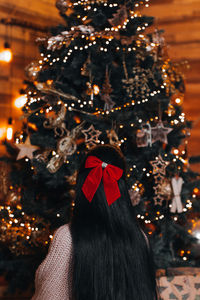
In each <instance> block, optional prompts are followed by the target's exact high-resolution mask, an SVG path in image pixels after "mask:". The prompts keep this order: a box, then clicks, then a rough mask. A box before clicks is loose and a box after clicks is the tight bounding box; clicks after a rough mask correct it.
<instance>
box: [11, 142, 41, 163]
mask: <svg viewBox="0 0 200 300" xmlns="http://www.w3.org/2000/svg"><path fill="white" fill-rule="evenodd" d="M15 146H16V147H17V148H18V149H19V150H20V151H19V153H18V155H17V160H19V159H22V158H24V157H28V158H29V159H33V152H35V151H36V150H38V149H39V147H38V146H34V145H32V144H31V142H30V137H29V136H28V137H27V139H26V141H25V143H24V144H15Z"/></svg>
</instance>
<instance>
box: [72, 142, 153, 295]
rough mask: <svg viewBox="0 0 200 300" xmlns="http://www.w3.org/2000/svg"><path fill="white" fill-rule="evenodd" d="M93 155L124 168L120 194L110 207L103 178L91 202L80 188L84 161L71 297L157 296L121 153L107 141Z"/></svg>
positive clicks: (76, 215)
mask: <svg viewBox="0 0 200 300" xmlns="http://www.w3.org/2000/svg"><path fill="white" fill-rule="evenodd" d="M89 155H93V156H96V157H98V158H99V159H100V160H102V161H103V162H106V163H107V164H112V165H114V166H117V167H119V168H121V169H123V171H124V172H123V176H122V177H121V178H120V179H119V181H118V186H119V190H120V193H121V197H120V198H119V199H117V200H116V201H115V202H114V203H113V204H111V205H110V206H108V203H107V200H106V197H105V193H104V187H103V183H102V182H101V183H100V185H99V187H98V189H97V191H96V193H95V195H94V197H93V199H92V202H91V203H90V202H89V201H88V200H87V199H86V198H85V196H84V194H83V192H82V190H81V188H82V186H83V183H84V181H85V179H86V177H87V175H88V173H89V172H90V170H91V169H87V168H85V160H84V162H83V164H82V165H81V167H80V170H79V173H78V177H77V184H76V199H75V209H74V215H73V218H72V222H71V234H72V241H73V278H72V295H73V300H155V299H157V296H156V281H155V272H154V266H153V260H152V254H151V251H150V250H149V247H148V245H147V241H146V240H145V237H144V234H143V232H142V231H141V229H140V227H139V225H138V223H137V221H136V218H135V216H134V213H133V207H132V205H131V200H130V197H129V193H128V189H127V185H126V181H125V177H126V170H125V161H124V158H123V155H122V154H121V152H120V151H119V150H117V149H116V148H115V147H112V146H109V145H104V146H97V147H95V148H93V149H92V150H91V151H90V152H89V153H88V155H87V157H88V156H89ZM87 157H86V158H87Z"/></svg>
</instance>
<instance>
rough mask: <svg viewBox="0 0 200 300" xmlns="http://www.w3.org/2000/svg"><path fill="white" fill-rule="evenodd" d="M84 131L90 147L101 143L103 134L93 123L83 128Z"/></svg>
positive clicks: (86, 141)
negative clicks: (100, 137) (100, 138)
mask: <svg viewBox="0 0 200 300" xmlns="http://www.w3.org/2000/svg"><path fill="white" fill-rule="evenodd" d="M82 133H83V134H84V136H85V143H86V146H87V148H88V149H90V148H92V147H93V146H95V145H96V144H97V143H99V139H98V138H99V136H100V135H101V133H102V132H101V131H100V130H96V129H95V128H94V126H93V125H91V126H90V127H89V128H88V129H84V130H82Z"/></svg>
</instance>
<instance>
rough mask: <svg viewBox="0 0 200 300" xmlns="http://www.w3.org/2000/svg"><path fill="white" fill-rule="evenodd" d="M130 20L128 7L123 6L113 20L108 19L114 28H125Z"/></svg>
mask: <svg viewBox="0 0 200 300" xmlns="http://www.w3.org/2000/svg"><path fill="white" fill-rule="evenodd" d="M127 19H128V13H127V8H126V5H121V6H120V8H119V9H118V10H117V12H116V13H115V14H113V17H112V18H111V19H108V22H109V23H110V24H111V25H112V26H113V27H118V26H120V27H121V26H123V25H124V23H125V22H126V21H127Z"/></svg>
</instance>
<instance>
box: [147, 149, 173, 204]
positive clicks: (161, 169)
mask: <svg viewBox="0 0 200 300" xmlns="http://www.w3.org/2000/svg"><path fill="white" fill-rule="evenodd" d="M150 164H151V165H152V166H153V174H154V175H155V183H156V186H154V187H153V189H154V193H155V195H154V197H153V199H154V204H155V205H162V202H163V201H164V200H168V199H166V197H165V196H166V195H165V196H164V195H163V191H162V188H163V185H165V187H166V182H164V181H165V175H166V167H167V166H168V165H169V162H168V161H164V160H163V159H162V156H161V155H159V156H158V157H156V160H154V161H150ZM167 189H169V186H168V187H167ZM165 192H166V190H165Z"/></svg>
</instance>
